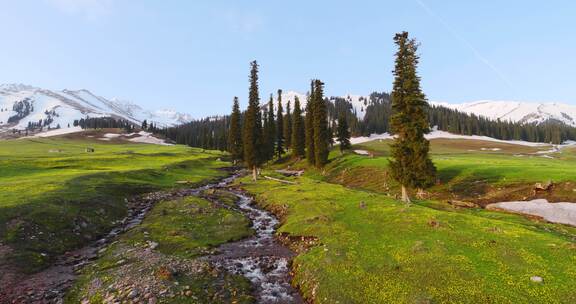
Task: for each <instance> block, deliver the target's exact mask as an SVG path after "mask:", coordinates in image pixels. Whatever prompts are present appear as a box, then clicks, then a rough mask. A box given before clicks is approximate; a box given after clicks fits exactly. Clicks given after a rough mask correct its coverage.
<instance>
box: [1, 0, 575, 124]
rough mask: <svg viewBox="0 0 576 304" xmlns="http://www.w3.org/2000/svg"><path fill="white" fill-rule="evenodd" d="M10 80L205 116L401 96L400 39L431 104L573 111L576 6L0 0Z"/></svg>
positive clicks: (5, 71) (435, 1)
mask: <svg viewBox="0 0 576 304" xmlns="http://www.w3.org/2000/svg"><path fill="white" fill-rule="evenodd" d="M0 5H1V9H0V83H24V84H29V85H34V86H38V87H42V88H48V89H81V88H85V89H89V90H91V91H92V92H93V93H95V94H98V95H101V96H104V97H107V98H111V97H116V98H120V99H125V100H130V101H132V102H135V103H137V104H139V105H141V106H143V107H144V108H147V109H151V110H154V109H165V108H167V109H175V110H178V111H180V112H185V113H191V114H193V115H194V116H195V117H202V116H205V115H212V114H224V113H228V112H229V111H230V108H231V103H232V99H233V97H234V96H238V97H239V98H240V100H241V105H242V106H245V105H246V104H247V95H248V74H249V63H250V61H252V60H255V59H256V60H258V62H259V64H260V66H261V69H260V94H261V97H262V98H263V99H266V98H267V96H268V95H269V94H270V93H272V92H276V90H277V89H283V90H285V91H287V90H295V91H299V92H303V93H304V92H305V91H306V90H307V88H308V87H309V81H310V79H313V78H318V79H321V80H323V81H324V82H325V83H326V94H327V95H331V96H336V95H345V94H362V95H364V94H369V93H371V92H373V91H390V89H391V86H392V69H393V64H394V52H395V46H394V44H393V40H392V38H393V36H394V34H395V33H397V32H401V31H408V32H409V33H410V35H411V36H412V37H414V38H416V39H417V40H418V41H419V43H420V44H421V46H420V48H419V52H420V56H421V62H420V66H419V74H420V76H421V78H422V87H423V89H424V92H425V93H426V95H427V96H428V99H429V100H431V101H442V102H449V103H458V102H467V101H475V100H483V99H492V100H521V101H547V102H562V103H568V104H573V105H576V85H575V84H576V73H574V71H576V60H574V54H576V39H575V37H576V18H574V16H576V2H574V1H555V0H550V1H531V0H522V1H518V0H507V1H501V0H499V1H496V0H485V1H455V0H453V1H448V0H442V1H441V0H404V1H397V0H395V1H389V0H382V1H364V0H356V1H340V0H333V1H300V0H292V1H270V0H268V1H264V0H244V1H232V0H213V1H188V0H170V1H157V0H19V1H13V0H0Z"/></svg>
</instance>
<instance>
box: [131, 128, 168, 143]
mask: <svg viewBox="0 0 576 304" xmlns="http://www.w3.org/2000/svg"><path fill="white" fill-rule="evenodd" d="M137 134H138V135H140V136H138V137H134V138H130V139H129V141H131V142H136V143H144V144H153V145H162V146H172V144H170V143H167V142H165V141H164V140H163V139H160V138H157V137H154V136H153V135H152V134H151V133H148V132H145V131H140V132H138V133H137Z"/></svg>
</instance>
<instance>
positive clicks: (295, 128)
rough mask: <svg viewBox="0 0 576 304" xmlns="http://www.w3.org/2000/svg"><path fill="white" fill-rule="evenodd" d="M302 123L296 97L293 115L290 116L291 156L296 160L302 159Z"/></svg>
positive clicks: (303, 146)
mask: <svg viewBox="0 0 576 304" xmlns="http://www.w3.org/2000/svg"><path fill="white" fill-rule="evenodd" d="M304 133H305V132H304V121H303V119H302V110H301V109H300V100H299V99H298V97H296V98H295V100H294V113H293V114H292V140H291V142H292V155H293V156H294V157H296V158H298V159H300V158H302V157H304V153H305V143H304V138H305V136H306V135H305V134H304Z"/></svg>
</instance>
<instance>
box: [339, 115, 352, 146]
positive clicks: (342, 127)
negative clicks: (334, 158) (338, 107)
mask: <svg viewBox="0 0 576 304" xmlns="http://www.w3.org/2000/svg"><path fill="white" fill-rule="evenodd" d="M336 137H337V138H338V142H340V153H344V150H348V149H350V148H351V147H352V145H351V144H350V130H349V128H348V122H347V121H346V116H344V115H340V117H339V118H338V129H337V134H336Z"/></svg>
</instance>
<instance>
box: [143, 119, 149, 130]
mask: <svg viewBox="0 0 576 304" xmlns="http://www.w3.org/2000/svg"><path fill="white" fill-rule="evenodd" d="M146 128H148V122H147V121H146V119H144V121H143V122H142V130H146Z"/></svg>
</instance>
